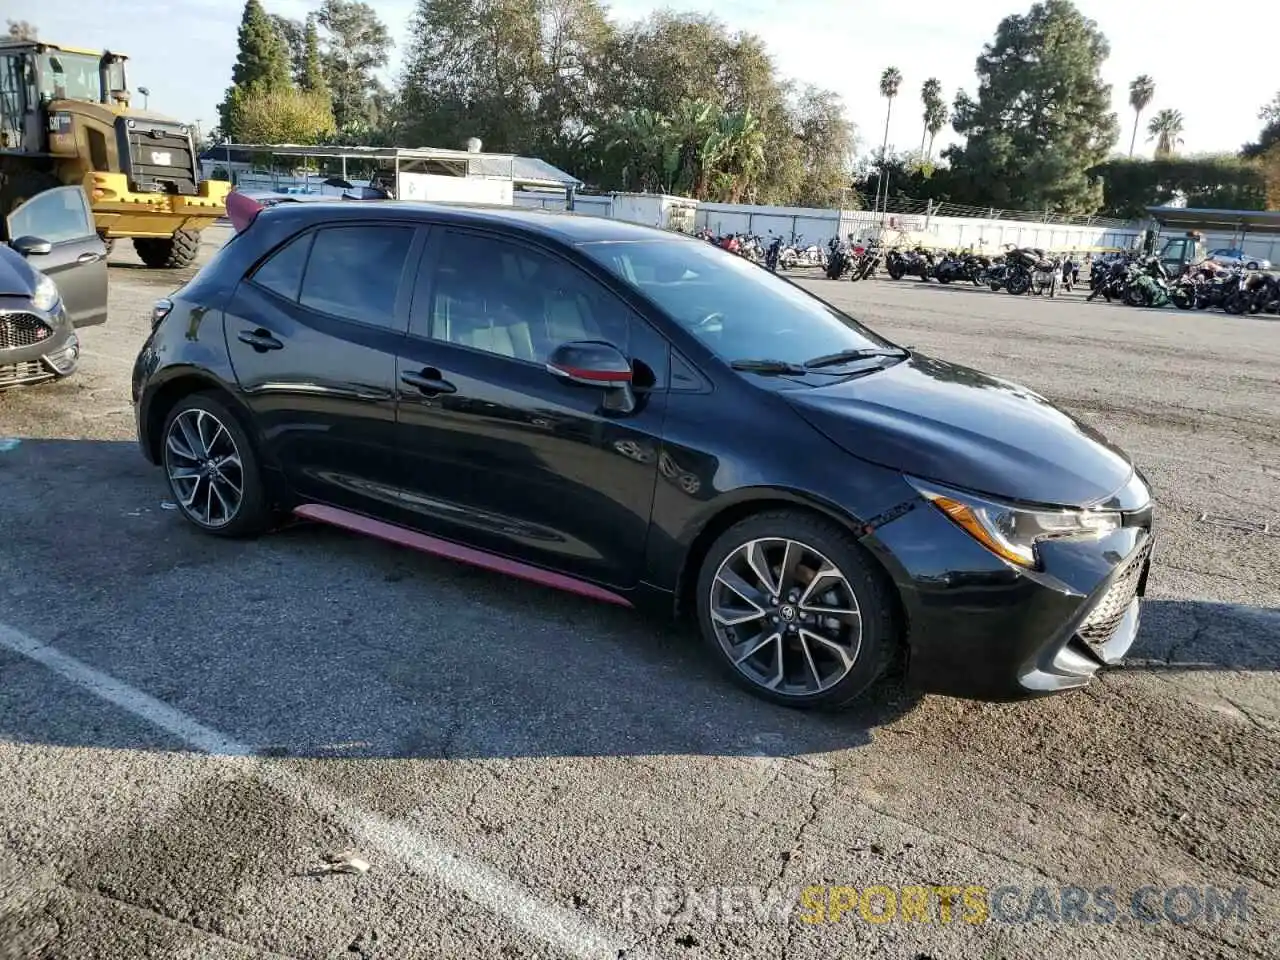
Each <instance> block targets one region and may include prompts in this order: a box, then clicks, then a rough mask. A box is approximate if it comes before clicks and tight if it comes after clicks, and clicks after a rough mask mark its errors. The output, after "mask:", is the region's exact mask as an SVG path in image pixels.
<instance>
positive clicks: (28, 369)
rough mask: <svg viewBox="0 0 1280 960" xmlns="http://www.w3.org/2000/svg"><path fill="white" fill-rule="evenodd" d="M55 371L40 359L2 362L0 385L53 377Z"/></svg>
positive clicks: (0, 366)
mask: <svg viewBox="0 0 1280 960" xmlns="http://www.w3.org/2000/svg"><path fill="white" fill-rule="evenodd" d="M51 376H53V372H52V371H51V370H50V369H49V368H48V367H46V366H45V365H44V364H43V363H41V362H40V361H39V360H24V361H22V362H21V363H0V387H8V386H12V385H13V384H15V383H24V382H26V381H28V380H39V379H41V378H43V377H51Z"/></svg>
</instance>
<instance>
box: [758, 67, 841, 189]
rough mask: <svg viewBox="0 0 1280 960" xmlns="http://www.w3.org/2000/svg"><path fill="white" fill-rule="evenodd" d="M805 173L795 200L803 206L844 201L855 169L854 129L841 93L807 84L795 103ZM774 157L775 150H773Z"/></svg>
mask: <svg viewBox="0 0 1280 960" xmlns="http://www.w3.org/2000/svg"><path fill="white" fill-rule="evenodd" d="M792 115H793V117H794V121H795V134H796V143H797V144H798V146H799V148H800V169H801V171H802V177H801V180H800V183H799V185H798V187H797V189H796V192H795V195H794V201H795V202H796V203H797V204H798V205H799V206H802V207H832V206H836V205H838V204H840V203H841V201H842V200H843V198H844V194H845V193H846V191H847V190H848V187H849V184H850V180H851V171H852V169H853V154H854V129H853V124H852V123H850V122H849V118H848V116H847V115H846V114H845V111H844V102H843V101H842V100H841V98H840V95H839V94H838V93H835V92H833V91H831V90H823V89H820V88H818V87H814V86H809V87H806V88H805V89H804V90H803V91H801V93H800V94H799V95H798V96H797V97H796V98H795V102H794V104H793V106H792ZM771 159H772V154H771Z"/></svg>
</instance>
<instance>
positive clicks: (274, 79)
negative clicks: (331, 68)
mask: <svg viewBox="0 0 1280 960" xmlns="http://www.w3.org/2000/svg"><path fill="white" fill-rule="evenodd" d="M239 41H240V53H239V55H238V56H237V57H236V65H235V67H233V68H232V70H231V87H230V88H229V89H228V90H227V95H226V98H225V99H224V100H223V101H222V104H221V105H220V106H219V107H218V117H219V122H220V123H221V125H222V129H223V130H224V131H226V132H228V134H229V135H230V136H231V137H232V138H233V139H234V137H235V126H234V123H233V116H232V115H233V113H234V111H233V109H232V105H233V103H234V101H235V99H236V96H237V92H239V93H240V94H241V95H243V94H247V93H248V92H250V91H251V90H263V91H274V90H280V89H283V88H287V87H290V86H292V77H291V76H290V69H289V48H288V47H287V46H286V45H285V42H284V40H283V39H282V38H281V36H280V34H279V33H278V32H277V30H276V27H275V24H273V23H272V22H271V18H270V17H269V16H268V15H267V11H266V10H264V9H263V8H262V4H261V3H260V2H259V0H246V3H245V5H244V15H243V16H242V17H241V18H240V34H239Z"/></svg>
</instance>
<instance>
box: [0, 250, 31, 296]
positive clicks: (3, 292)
mask: <svg viewBox="0 0 1280 960" xmlns="http://www.w3.org/2000/svg"><path fill="white" fill-rule="evenodd" d="M37 280H39V274H37V273H36V272H35V270H33V269H32V268H31V266H30V265H29V264H28V263H27V261H26V260H24V259H22V255H21V254H19V253H15V252H14V251H13V250H12V249H10V248H9V247H8V246H6V245H5V244H4V243H0V297H30V296H32V295H33V294H34V293H35V292H36V282H37Z"/></svg>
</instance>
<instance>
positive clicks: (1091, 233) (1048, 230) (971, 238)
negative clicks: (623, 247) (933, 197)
mask: <svg viewBox="0 0 1280 960" xmlns="http://www.w3.org/2000/svg"><path fill="white" fill-rule="evenodd" d="M882 219H883V220H885V222H886V229H885V241H886V242H890V243H892V242H895V241H898V240H901V242H904V243H920V244H923V245H924V246H934V247H941V248H947V249H951V248H957V247H961V248H963V247H970V246H972V247H974V248H979V247H984V248H987V249H995V250H998V249H1000V247H1001V245H1003V244H1006V243H1012V244H1014V245H1016V246H1020V247H1042V248H1044V249H1046V250H1062V251H1065V250H1082V251H1083V250H1096V249H1109V248H1114V247H1128V246H1130V244H1131V243H1132V242H1133V240H1134V238H1135V237H1137V235H1138V231H1137V229H1136V228H1135V229H1127V230H1116V229H1113V228H1108V227H1078V226H1066V225H1064V224H1051V223H1033V222H1029V221H1021V220H985V219H976V218H966V217H929V218H926V217H924V216H917V217H897V216H896V215H892V214H890V215H881V214H876V213H871V212H869V211H865V210H823V209H819V208H810V207H758V206H749V205H747V204H729V203H701V204H699V205H698V226H699V227H704V226H705V227H708V228H710V229H711V230H712V231H714V232H716V233H750V234H758V235H760V236H764V237H767V236H768V234H769V232H770V231H772V232H773V233H778V234H782V235H783V236H784V237H790V236H791V234H792V233H796V234H799V235H800V236H801V238H802V240H803V242H805V243H826V242H827V241H828V240H830V239H831V238H832V237H835V236H840V237H847V236H849V234H853V235H854V237H855V238H858V239H869V238H871V237H874V236H876V234H877V233H878V231H879V229H880V223H881V220H882ZM894 220H896V221H898V224H897V226H896V227H895V226H891V225H890V221H894Z"/></svg>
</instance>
